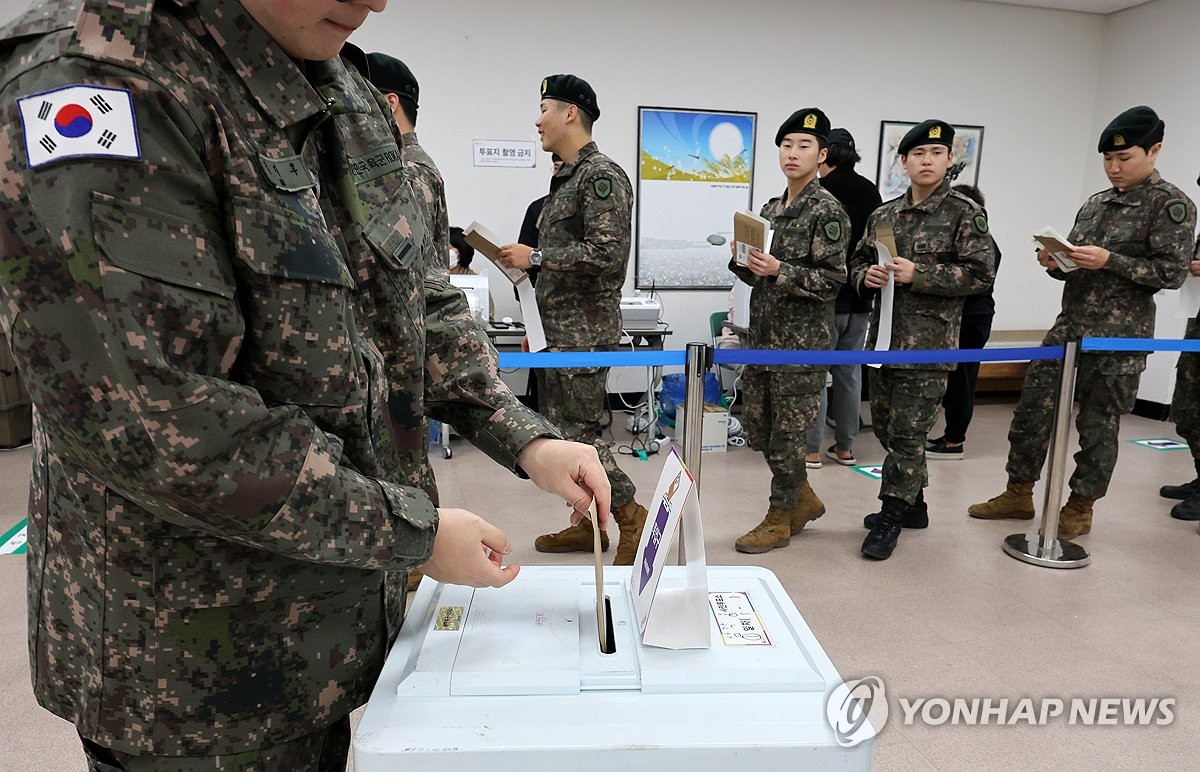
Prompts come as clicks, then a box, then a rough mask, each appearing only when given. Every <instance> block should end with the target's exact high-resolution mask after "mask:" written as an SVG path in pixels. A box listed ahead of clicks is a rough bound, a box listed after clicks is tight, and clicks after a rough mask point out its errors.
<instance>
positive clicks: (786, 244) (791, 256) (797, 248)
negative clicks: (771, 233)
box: [771, 221, 812, 263]
mask: <svg viewBox="0 0 1200 772" xmlns="http://www.w3.org/2000/svg"><path fill="white" fill-rule="evenodd" d="M811 252H812V230H811V229H810V228H809V227H808V226H807V225H802V224H800V223H799V222H798V221H793V222H792V223H791V224H789V225H788V226H787V227H785V228H783V229H781V230H779V231H776V233H775V237H774V238H773V239H772V240H771V255H772V256H773V257H774V258H775V259H776V260H779V261H781V262H784V263H804V262H807V260H808V256H809V254H810V253H811Z"/></svg>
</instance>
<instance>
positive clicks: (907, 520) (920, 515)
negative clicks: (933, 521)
mask: <svg viewBox="0 0 1200 772" xmlns="http://www.w3.org/2000/svg"><path fill="white" fill-rule="evenodd" d="M878 521H879V513H878V512H876V513H875V514H873V515H867V516H866V517H864V518H863V528H866V529H867V530H868V531H869V530H871V529H872V528H874V527H875V523H876V522H878ZM900 525H901V526H903V527H904V529H905V530H920V529H922V528H928V527H929V505H928V504H926V503H925V492H924V491H921V492H920V493H918V494H917V503H915V504H913V505H912V506H910V507H908V508H906V509H905V510H904V517H903V518H901V520H900Z"/></svg>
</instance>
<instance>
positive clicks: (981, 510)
mask: <svg viewBox="0 0 1200 772" xmlns="http://www.w3.org/2000/svg"><path fill="white" fill-rule="evenodd" d="M967 514H968V515H970V516H971V517H977V518H979V519H980V520H1032V519H1033V483H1031V482H1022V481H1020V480H1009V481H1008V486H1007V487H1006V488H1005V489H1004V493H1001V494H1000V495H999V496H997V497H995V498H993V499H988V500H987V501H985V502H983V503H982V504H972V505H971V506H969V507H967Z"/></svg>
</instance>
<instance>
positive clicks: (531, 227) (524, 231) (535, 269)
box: [513, 153, 563, 292]
mask: <svg viewBox="0 0 1200 772" xmlns="http://www.w3.org/2000/svg"><path fill="white" fill-rule="evenodd" d="M550 160H551V161H553V162H554V174H557V173H558V170H559V169H561V168H562V165H563V160H562V159H561V158H559V157H558V153H554V154H553V155H551V156H550ZM551 176H553V174H552V175H551ZM547 198H550V196H548V195H546V196H542V197H541V198H539V199H537V200H536V201H533V202H532V203H530V204H529V208H528V209H526V210H525V219H524V220H522V221H521V233H520V235H518V236H517V243H518V244H524V245H525V246H527V247H533V248H534V249H537V246H538V220H540V219H541V217H542V207H543V206H545V205H546V199H547ZM541 270H542V269H541V268H540V267H539V266H536V265H535V266H531V267H530V268H529V271H528V272H529V283H530V284H532V285H533V286H535V287H536V286H537V277H538V273H539V272H540V271H541ZM513 292H516V289H515V288H514V289H513Z"/></svg>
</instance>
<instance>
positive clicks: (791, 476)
mask: <svg viewBox="0 0 1200 772" xmlns="http://www.w3.org/2000/svg"><path fill="white" fill-rule="evenodd" d="M828 139H829V119H828V118H827V117H825V113H823V112H821V111H820V110H819V109H817V108H815V107H810V108H806V109H803V110H797V111H796V112H795V113H793V114H792V115H791V117H789V118H788V119H787V120H786V121H784V123H783V125H782V126H780V127H779V131H778V132H777V133H776V134H775V144H776V145H777V146H778V147H779V167H780V168H781V169H782V170H783V174H784V176H785V177H786V178H787V189H786V190H785V191H784V193H783V195H781V196H776V197H775V198H772V199H771V200H770V201H768V202H767V203H766V204H765V205H764V206H763V208H762V211H761V212H760V214H761V216H762V217H764V218H766V219H767V220H770V222H771V228H772V229H773V231H774V238H773V239H772V241H771V245H770V248H771V252H770V254H768V253H766V252H762V251H760V250H758V249H751V250H750V254H749V262H748V264H747V265H745V266H742V265H739V264H738V262H737V256H736V251H735V253H734V258H733V259H731V260H730V261H729V270H731V271H733V273H734V274H735V275H737V277H738V279H740V280H741V281H743V282H745V283H746V284H749V285H750V286H751V287H753V289H752V290H751V291H750V326H749V330H748V339H747V345H748V346H749V347H750V348H752V349H779V350H784V351H788V350H797V349H808V350H820V349H825V348H828V347H829V340H830V337H831V336H832V334H833V315H834V300H835V299H836V298H837V295H838V290H839V289H840V288H841V287H842V285H843V284H844V283H845V281H846V249H847V243H848V241H849V239H850V218H849V217H848V216H847V215H846V210H845V209H843V208H842V205H841V204H839V203H838V200H837V199H836V198H834V197H833V194H832V193H830V192H828V191H827V190H825V189H824V188H823V187H822V186H821V183H820V182H819V181H818V180H817V169H818V168H819V167H820V165H821V163H822V162H823V161H824V160H825V157H826V154H827V152H828V148H827V144H826V143H827V142H828ZM733 248H734V250H736V248H737V247H736V244H735V245H734V247H733ZM827 370H828V368H827V367H826V366H822V365H761V366H760V365H754V366H749V365H748V366H747V367H746V369H745V372H744V373H743V375H742V382H743V386H744V389H745V405H744V407H743V412H742V425H743V426H744V427H745V429H746V432H747V434H748V435H749V440H750V447H751V448H754V449H755V450H759V451H762V454H763V456H764V457H765V458H766V460H767V466H769V467H770V469H771V494H770V500H769V505H768V507H767V514H766V517H764V518H763V521H762V522H761V523H759V524H758V525H756V526H754V528H753V529H751V530H750V532H749V533H746V534H744V535H742V536H741V537H739V538H738V540H737V541H736V542H735V543H734V547H735V548H736V549H737V551H738V552H748V553H759V552H767V551H769V550H773V549H775V548H776V547H786V546H787V545H788V542H789V541H790V540H791V537H792V536H795V535H796V534H797V533H799V532H800V529H802V528H804V526H805V525H806V524H807V523H809V522H811V521H813V520H816V519H817V518H819V517H820V516H821V515H823V514H824V513H825V504H824V503H823V502H822V501H821V499H820V498H819V497H818V496H817V494H816V493H815V492H814V491H813V489H812V486H811V485H810V484H809V482H808V470H807V468H806V466H805V463H804V441H805V436H806V434H807V432H808V430H809V429H810V428H811V427H812V426H813V424H814V423H816V420H817V408H818V407H819V404H820V391H821V389H822V388H824V386H825V373H826V371H827Z"/></svg>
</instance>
